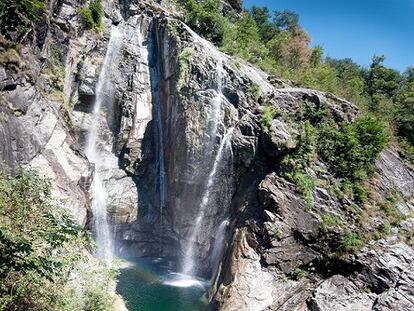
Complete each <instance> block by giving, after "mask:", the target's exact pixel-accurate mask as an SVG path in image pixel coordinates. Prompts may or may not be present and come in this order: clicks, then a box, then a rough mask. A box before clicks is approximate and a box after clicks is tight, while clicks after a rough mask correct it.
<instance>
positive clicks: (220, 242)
mask: <svg viewBox="0 0 414 311" xmlns="http://www.w3.org/2000/svg"><path fill="white" fill-rule="evenodd" d="M228 226H229V221H228V220H227V219H225V220H223V221H222V223H221V224H220V226H219V227H218V229H217V232H216V236H215V240H214V247H213V252H212V254H211V260H210V263H211V266H212V267H213V269H214V270H213V273H212V274H211V279H210V283H213V281H214V278H215V276H216V274H217V269H218V267H219V264H220V259H221V256H222V255H223V249H224V241H225V235H226V230H227V227H228Z"/></svg>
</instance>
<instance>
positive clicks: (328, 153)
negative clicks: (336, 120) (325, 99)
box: [319, 117, 388, 182]
mask: <svg viewBox="0 0 414 311" xmlns="http://www.w3.org/2000/svg"><path fill="white" fill-rule="evenodd" d="M387 142H388V136H387V127H386V124H385V123H384V122H382V121H379V120H378V119H376V118H373V117H361V118H359V119H358V120H357V121H356V122H355V123H354V124H343V125H342V126H341V127H340V128H339V129H338V128H336V127H335V125H333V124H330V125H326V126H324V127H323V128H322V130H321V131H320V135H319V154H320V155H321V156H322V158H323V160H325V161H326V162H327V163H328V164H329V165H330V166H331V168H332V169H333V170H334V171H335V173H336V174H337V175H338V176H339V177H345V178H349V180H350V181H351V182H354V181H361V180H363V179H364V178H365V177H366V176H367V173H368V171H369V170H370V168H371V166H372V165H373V163H374V161H375V159H376V157H377V156H378V155H379V153H380V152H381V151H382V150H383V149H384V148H385V146H386V144H387Z"/></svg>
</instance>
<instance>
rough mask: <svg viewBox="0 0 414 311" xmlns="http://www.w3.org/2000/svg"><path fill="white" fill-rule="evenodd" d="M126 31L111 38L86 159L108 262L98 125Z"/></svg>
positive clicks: (97, 224)
mask: <svg viewBox="0 0 414 311" xmlns="http://www.w3.org/2000/svg"><path fill="white" fill-rule="evenodd" d="M122 38H123V35H122V31H121V30H120V28H119V27H113V28H112V30H111V37H110V39H109V43H108V48H107V51H106V54H105V58H104V61H103V64H102V69H101V72H100V74H99V79H98V83H97V85H96V89H95V104H94V107H93V114H92V122H91V125H90V127H89V131H88V134H87V140H86V150H85V153H86V156H87V157H88V160H89V161H90V162H91V163H93V164H94V165H95V170H94V176H93V182H92V185H91V197H92V212H93V219H94V230H95V235H96V241H97V245H98V251H97V256H98V257H99V258H102V259H104V260H106V261H107V262H111V261H112V251H113V245H112V244H113V243H112V234H111V230H110V227H109V224H108V219H107V218H108V215H107V207H108V196H107V191H106V190H105V187H104V185H103V181H102V176H101V169H102V167H101V162H102V159H100V152H99V150H98V144H97V139H98V126H99V122H100V111H101V108H102V105H103V104H104V103H105V102H106V104H108V100H111V98H112V97H113V96H112V95H113V94H112V92H111V91H112V89H113V87H112V85H111V74H110V66H111V64H112V65H113V64H114V63H116V60H117V59H118V58H119V52H120V50H121V47H122Z"/></svg>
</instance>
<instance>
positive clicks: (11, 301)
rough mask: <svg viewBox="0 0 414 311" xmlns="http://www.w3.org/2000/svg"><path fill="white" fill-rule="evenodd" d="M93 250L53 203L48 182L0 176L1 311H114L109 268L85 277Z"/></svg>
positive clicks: (28, 173) (25, 174)
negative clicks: (108, 286)
mask: <svg viewBox="0 0 414 311" xmlns="http://www.w3.org/2000/svg"><path fill="white" fill-rule="evenodd" d="M91 247H92V244H91V239H90V237H89V235H88V234H87V233H86V232H85V231H84V230H83V229H82V228H81V227H80V226H79V225H77V224H76V223H75V222H74V221H73V220H72V217H71V215H70V214H69V213H68V212H67V211H65V210H63V209H62V208H61V207H59V206H58V204H57V202H54V201H53V200H52V198H51V184H50V182H49V181H48V180H47V179H44V178H42V177H40V176H39V174H38V173H36V172H35V171H32V170H22V171H21V172H20V173H19V174H18V175H16V176H13V175H10V174H6V173H2V174H0V280H1V281H0V310H7V311H18V310H19V311H21V310H39V311H86V310H105V311H110V310H112V298H111V296H110V295H108V291H107V288H106V286H107V283H108V282H110V280H111V279H110V278H107V277H106V276H105V275H106V272H105V269H106V268H105V267H103V266H100V265H99V264H96V265H95V266H94V270H95V271H94V275H93V276H90V275H88V276H87V277H86V273H88V272H84V271H83V270H84V268H83V267H89V268H90V267H91V265H90V258H89V254H88V252H87V249H90V248H91ZM73 276H76V278H77V282H73V281H72V278H73ZM96 279H101V281H96ZM89 280H90V281H89ZM97 297H98V298H99V299H98V298H97ZM98 302H99V303H98ZM90 306H94V307H90Z"/></svg>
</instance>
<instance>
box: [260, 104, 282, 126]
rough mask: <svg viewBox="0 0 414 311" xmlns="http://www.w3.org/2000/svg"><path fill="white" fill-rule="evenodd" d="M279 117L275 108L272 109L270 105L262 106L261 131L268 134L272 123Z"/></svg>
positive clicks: (278, 112)
mask: <svg viewBox="0 0 414 311" xmlns="http://www.w3.org/2000/svg"><path fill="white" fill-rule="evenodd" d="M280 115H281V113H280V111H279V109H277V108H276V107H272V106H270V105H265V106H263V110H262V119H261V124H262V129H263V131H264V132H268V131H269V128H270V125H271V124H272V121H273V120H274V119H275V118H277V117H278V116H280Z"/></svg>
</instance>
